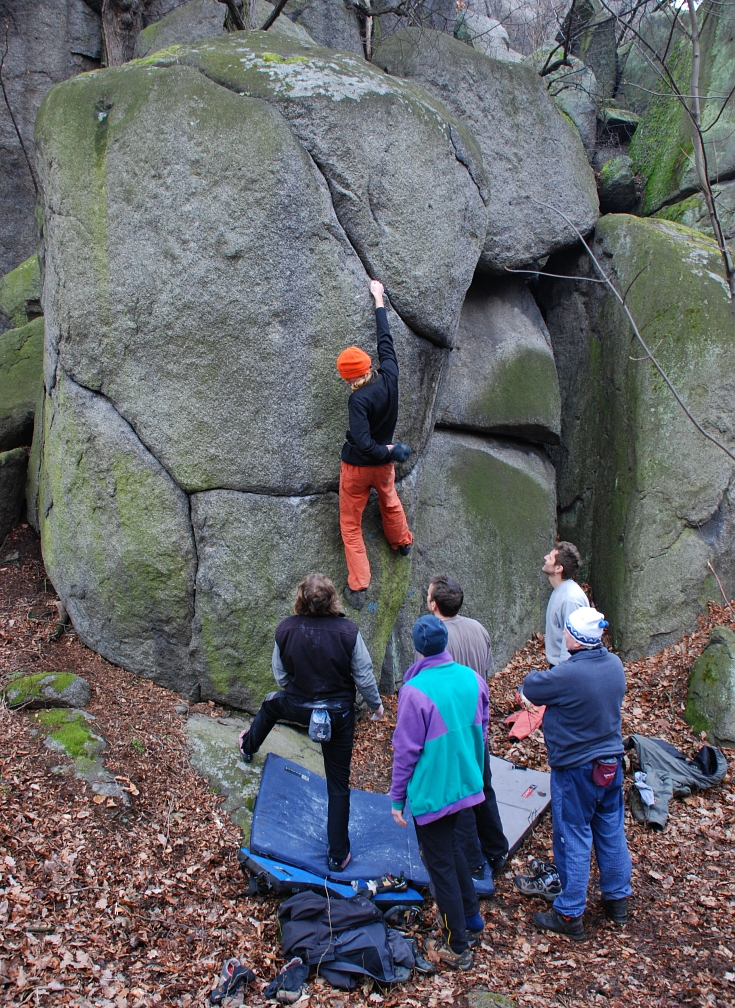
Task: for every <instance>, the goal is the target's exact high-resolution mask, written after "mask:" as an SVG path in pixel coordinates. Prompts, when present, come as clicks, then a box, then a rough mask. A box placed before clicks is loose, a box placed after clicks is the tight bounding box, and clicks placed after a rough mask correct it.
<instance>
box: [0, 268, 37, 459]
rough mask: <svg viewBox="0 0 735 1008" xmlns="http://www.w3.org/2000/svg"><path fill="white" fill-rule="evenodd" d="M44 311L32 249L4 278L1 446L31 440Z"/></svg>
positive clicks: (0, 283)
mask: <svg viewBox="0 0 735 1008" xmlns="http://www.w3.org/2000/svg"><path fill="white" fill-rule="evenodd" d="M40 316H41V274H40V271H39V268H38V256H37V255H34V256H31V258H30V259H27V260H26V262H24V263H21V265H20V266H18V268H17V269H15V270H13V271H12V272H11V273H8V274H7V276H4V277H3V278H2V279H0V327H1V328H0V451H8V450H10V449H12V448H19V447H20V446H22V445H29V444H30V443H31V435H32V433H33V416H34V412H35V409H36V404H37V402H38V399H39V396H40V394H41V369H42V363H43V319H42V318H41V317H40ZM2 330H4V331H2Z"/></svg>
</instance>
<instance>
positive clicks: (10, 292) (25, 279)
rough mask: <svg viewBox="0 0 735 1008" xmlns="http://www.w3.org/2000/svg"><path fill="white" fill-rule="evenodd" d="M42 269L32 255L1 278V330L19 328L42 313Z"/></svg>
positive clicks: (36, 258)
mask: <svg viewBox="0 0 735 1008" xmlns="http://www.w3.org/2000/svg"><path fill="white" fill-rule="evenodd" d="M42 314H43V312H42V310H41V271H40V269H39V266H38V255H32V256H31V257H30V258H29V259H26V261H25V262H23V263H21V264H20V266H17V267H16V268H15V269H14V270H11V272H10V273H7V274H6V275H5V276H4V277H2V278H0V332H4V331H5V330H6V329H18V328H20V327H21V326H24V325H27V324H28V323H29V322H32V321H33V320H34V319H36V318H38V317H39V315H42Z"/></svg>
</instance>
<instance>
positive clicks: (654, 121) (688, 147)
mask: <svg viewBox="0 0 735 1008" xmlns="http://www.w3.org/2000/svg"><path fill="white" fill-rule="evenodd" d="M699 16H700V23H701V25H702V27H701V48H702V54H703V55H702V62H701V71H700V91H701V95H702V129H703V132H704V139H705V150H706V154H707V167H708V171H709V177H710V180H711V181H714V182H717V181H719V180H723V181H725V180H729V179H731V178H732V177H733V175H734V174H735V104H734V103H733V101H732V99H730V100H728V101H727V102H725V101H724V97H725V96H727V95H729V94H730V93H731V92H732V90H733V88H734V87H735V57H734V56H733V53H735V7H732V6H727V5H726V6H725V7H723V8H722V9H721V10H720V8H719V6H717V7H716V11H715V10H714V9H713V8H711V7H710V6H709V5H708V4H703V5H702V7H701V8H700V15H699ZM691 62H692V54H691V46H690V45H689V43H688V42H687V41H686V40H682V41H681V42H680V43H679V45H678V46H677V47H676V49H675V51H674V53H673V55H672V57H671V60H670V67H671V71H672V74H673V76H674V77H675V79H676V82H677V84H678V86H679V88H680V90H681V92H682V93H683V94H685V95H686V94H689V91H690V84H689V80H690V75H691ZM659 90H660V91H661V92H662V93H663V97H655V98H652V99H651V102H650V104H649V105H648V107H647V108H646V110H645V112H644V114H643V116H642V118H641V123H640V125H639V127H638V129H637V130H636V133H635V136H634V137H633V141H632V143H631V145H630V156H631V157H632V158H633V161H634V163H635V166H636V170H637V171H639V172H640V173H641V174H642V175H643V176H644V178H645V180H646V188H645V191H644V195H643V205H642V212H643V213H645V214H648V213H653V212H654V211H656V210H659V209H660V208H661V207H662V206H663V205H664V204H665V203H672V202H674V201H675V200H679V199H682V198H683V197H686V196H689V195H690V194H691V193H693V192H695V191H696V190H697V189H698V188H699V186H698V184H697V177H696V171H695V167H694V160H693V142H692V127H691V122H690V120H689V117H688V115H687V113H686V112H685V111H684V110H683V109H682V107H681V104H680V103H679V101H678V100H677V99H676V98H675V97H672V95H671V94H670V93H668V94H667V93H666V91H667V88H666V87H664V86H663V85H662V86H661V87H660V88H659ZM718 96H721V97H720V99H719V100H718ZM723 106H724V108H723Z"/></svg>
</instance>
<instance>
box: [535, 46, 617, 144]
mask: <svg viewBox="0 0 735 1008" xmlns="http://www.w3.org/2000/svg"><path fill="white" fill-rule="evenodd" d="M560 58H561V54H560V49H559V46H558V44H557V43H554V42H549V43H547V44H546V45H545V46H542V47H541V48H540V49H537V50H536V52H535V53H533V54H532V55H531V56H528V57H526V63H528V65H529V66H532V67H533V69H534V70H535V71H536V73H538V74H541V72H542V71H543V72H544V76H543V78H542V80H543V81H544V83H545V84H546V87H547V88H548V91H549V94H550V95H551V97H552V98H553V99H554V102H555V104H556V106H557V107H558V108H559V109H561V111H562V112H564V113H566V115H568V116H569V118H570V119H571V120H572V122H573V123H574V125H575V126H576V127H577V129H578V130H579V135H580V137H581V138H582V143H583V144H584V147H585V150H586V151H587V152H588V153H591V152H592V151H593V150H594V148H595V145H596V143H597V115H598V112H599V110H600V102H601V99H602V96H601V94H600V89H599V87H598V84H597V79H596V78H595V75H594V73H593V71H592V70H591V69H590V67H588V66H586V64H584V63H583V62H582V60H580V59H577V57H576V56H571V55H570V56H567V64H565V65H564V66H560V67H558V68H557V69H556V70H552V71H551V73H548V67H549V66H551V64H552V63H554V62H556V61H557V60H559V59H560Z"/></svg>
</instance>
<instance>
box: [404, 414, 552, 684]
mask: <svg viewBox="0 0 735 1008" xmlns="http://www.w3.org/2000/svg"><path fill="white" fill-rule="evenodd" d="M419 487H420V488H419V502H418V509H417V517H416V525H415V529H414V542H415V546H414V550H413V554H414V558H413V568H412V570H411V582H410V588H409V592H408V597H407V600H406V604H405V606H404V607H403V610H402V611H401V614H400V622H399V632H398V633H397V634H396V635H395V637H394V639H393V640H392V641H391V647H392V649H393V653H395V654H396V658H397V663H396V664H397V665H398V666H399V667H400V668H401V669H403V670H405V669H406V668H407V667H408V665H409V664H411V662H412V661H413V646H412V643H411V637H410V632H409V631H410V627H411V625H412V624H413V621H414V620H415V619H416V618H417V617H418V616H420V615H421V613H422V612H424V611H425V605H426V592H427V588H428V585H429V581H430V580H431V577H432V576H433V575H434V574H438V573H439V572H442V571H443V572H446V573H450V574H452V575H453V576H454V577H456V578H458V579H459V581H460V583H461V584H462V587H463V589H464V593H465V603H464V605H463V608H462V614H463V615H465V616H472V617H474V618H475V619H478V620H480V622H481V623H483V624H484V625H485V626H486V627H487V629H488V631H489V633H490V636H491V639H492V645H493V656H494V659H495V666H496V668H501V667H502V666H503V665H504V664H505V662H506V661H507V660H508V659H509V658H510V657H511V655H512V653H513V651H514V650H515V648H516V647H517V646H518V644H517V641H519V640H521V641H524V640H527V639H528V637H529V636H530V634H531V632H532V631H533V630H534V628H536V627H538V626H540V625H541V624H542V622H543V606H544V603H545V599H546V597H547V596H548V590H547V586H548V581H547V580H546V578H543V577H542V575H540V573H539V571H540V570H541V566H542V564H543V555H544V553H545V552H547V551H548V549H550V548H551V546H552V545H553V543H554V534H555V526H556V488H555V478H554V470H553V467H552V465H551V463H550V462H549V460H548V458H547V457H546V455H545V453H544V452H543V451H540V450H538V449H533V448H531V447H530V446H528V447H522V446H519V444H518V442H510V441H504V440H501V439H498V438H490V437H478V436H476V435H471V434H463V433H460V432H458V431H449V430H437V431H436V432H435V433H434V435H433V437H432V439H431V441H430V443H429V450H428V452H427V453H426V458H425V461H424V471H423V475H422V478H421V482H420V485H419ZM544 581H546V584H544V583H543V582H544Z"/></svg>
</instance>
